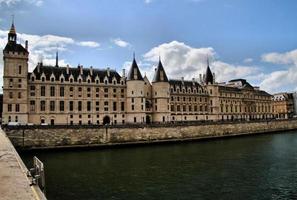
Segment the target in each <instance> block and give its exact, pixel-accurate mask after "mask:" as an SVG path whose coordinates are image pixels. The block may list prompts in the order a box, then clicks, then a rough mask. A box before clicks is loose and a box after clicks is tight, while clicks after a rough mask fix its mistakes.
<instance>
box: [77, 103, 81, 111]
mask: <svg viewBox="0 0 297 200" xmlns="http://www.w3.org/2000/svg"><path fill="white" fill-rule="evenodd" d="M77 109H78V111H81V110H82V103H81V101H79V102H78V104H77Z"/></svg>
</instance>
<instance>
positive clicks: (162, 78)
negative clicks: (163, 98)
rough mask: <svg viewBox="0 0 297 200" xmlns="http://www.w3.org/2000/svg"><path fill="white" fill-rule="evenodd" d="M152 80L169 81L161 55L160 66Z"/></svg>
mask: <svg viewBox="0 0 297 200" xmlns="http://www.w3.org/2000/svg"><path fill="white" fill-rule="evenodd" d="M152 82H168V78H167V75H166V72H165V70H164V67H163V64H162V62H161V56H159V63H158V67H157V69H156V71H155V75H154V78H153V81H152Z"/></svg>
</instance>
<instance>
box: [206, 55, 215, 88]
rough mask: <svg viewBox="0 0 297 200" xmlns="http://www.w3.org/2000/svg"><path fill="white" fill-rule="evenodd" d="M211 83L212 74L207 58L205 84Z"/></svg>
mask: <svg viewBox="0 0 297 200" xmlns="http://www.w3.org/2000/svg"><path fill="white" fill-rule="evenodd" d="M209 83H210V84H213V75H212V72H211V70H210V67H209V60H208V59H207V68H206V73H205V84H209Z"/></svg>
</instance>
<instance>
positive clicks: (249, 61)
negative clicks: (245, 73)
mask: <svg viewBox="0 0 297 200" xmlns="http://www.w3.org/2000/svg"><path fill="white" fill-rule="evenodd" d="M253 61H254V59H252V58H246V59H244V60H243V62H244V63H251V62H253Z"/></svg>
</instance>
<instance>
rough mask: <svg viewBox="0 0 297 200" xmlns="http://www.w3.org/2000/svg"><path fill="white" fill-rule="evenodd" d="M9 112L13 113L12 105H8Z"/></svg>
mask: <svg viewBox="0 0 297 200" xmlns="http://www.w3.org/2000/svg"><path fill="white" fill-rule="evenodd" d="M7 111H8V112H11V111H12V105H11V104H8V105H7Z"/></svg>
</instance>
